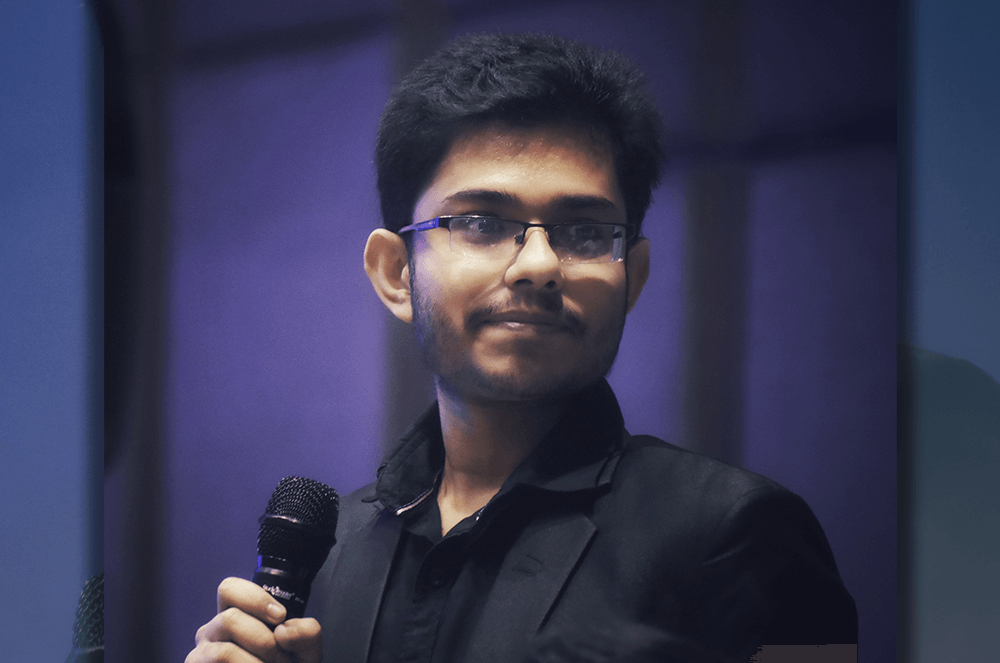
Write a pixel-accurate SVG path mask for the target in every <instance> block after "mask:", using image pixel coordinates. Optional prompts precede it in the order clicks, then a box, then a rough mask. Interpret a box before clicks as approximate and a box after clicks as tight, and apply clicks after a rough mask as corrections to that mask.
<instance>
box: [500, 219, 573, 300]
mask: <svg viewBox="0 0 1000 663" xmlns="http://www.w3.org/2000/svg"><path fill="white" fill-rule="evenodd" d="M505 276H506V279H507V282H508V284H510V285H511V286H515V285H518V286H531V287H535V288H543V289H546V290H560V289H561V288H562V286H563V281H564V276H563V271H562V263H561V262H560V261H559V256H557V255H556V254H555V251H553V250H552V247H551V246H550V245H549V238H548V236H547V235H546V234H545V228H538V227H536V228H528V230H527V231H526V232H525V234H524V241H523V242H522V244H521V247H520V250H519V251H518V253H517V255H515V256H514V261H513V262H512V263H511V264H510V266H509V267H508V268H507V273H506V275H505Z"/></svg>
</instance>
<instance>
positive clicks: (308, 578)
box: [251, 557, 315, 620]
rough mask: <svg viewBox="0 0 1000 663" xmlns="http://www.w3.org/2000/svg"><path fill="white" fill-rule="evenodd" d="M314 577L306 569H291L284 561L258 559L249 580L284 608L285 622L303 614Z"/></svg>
mask: <svg viewBox="0 0 1000 663" xmlns="http://www.w3.org/2000/svg"><path fill="white" fill-rule="evenodd" d="M314 576H315V574H314V573H310V572H309V570H308V569H302V568H295V567H292V566H291V565H289V564H288V562H287V561H286V560H283V559H278V558H274V557H258V558H257V570H256V571H255V572H254V574H253V578H251V580H252V581H253V582H254V583H255V584H257V585H260V586H261V587H263V588H264V590H265V591H267V593H268V594H270V595H271V596H273V597H274V598H275V599H277V600H278V602H279V603H281V605H283V606H285V610H286V615H285V619H286V620H287V619H298V618H299V617H302V616H303V615H304V614H305V611H306V603H307V602H308V601H309V589H310V587H311V585H312V581H313V577H314Z"/></svg>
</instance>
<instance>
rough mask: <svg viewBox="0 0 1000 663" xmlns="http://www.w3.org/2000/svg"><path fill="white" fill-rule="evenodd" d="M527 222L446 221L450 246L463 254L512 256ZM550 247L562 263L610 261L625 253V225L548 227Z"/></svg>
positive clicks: (579, 224) (593, 224)
mask: <svg viewBox="0 0 1000 663" xmlns="http://www.w3.org/2000/svg"><path fill="white" fill-rule="evenodd" d="M529 228H530V225H528V224H524V223H521V222H517V221H507V220H504V219H496V218H492V217H453V218H452V219H451V221H450V223H449V230H450V231H451V246H452V249H453V250H455V251H457V252H459V253H462V254H464V255H468V256H472V257H487V258H504V259H506V258H512V257H513V256H514V255H515V254H516V253H517V252H518V250H519V247H520V245H521V244H522V243H523V242H524V237H525V234H526V233H527V231H528V229H529ZM547 230H548V241H549V246H551V247H552V250H553V251H554V252H555V254H556V256H557V257H558V258H559V260H561V261H564V262H613V261H617V260H621V259H622V257H623V255H624V245H625V228H624V227H623V226H620V225H610V224H597V223H565V224H559V225H555V226H549V228H548V229H547Z"/></svg>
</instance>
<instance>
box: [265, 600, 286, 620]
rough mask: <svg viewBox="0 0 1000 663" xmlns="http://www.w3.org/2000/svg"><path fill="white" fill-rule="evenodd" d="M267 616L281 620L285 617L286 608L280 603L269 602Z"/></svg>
mask: <svg viewBox="0 0 1000 663" xmlns="http://www.w3.org/2000/svg"><path fill="white" fill-rule="evenodd" d="M267 616H268V617H270V618H271V619H273V620H274V621H276V622H280V621H281V620H282V619H284V618H285V608H284V607H283V606H282V605H281V604H280V603H268V604H267Z"/></svg>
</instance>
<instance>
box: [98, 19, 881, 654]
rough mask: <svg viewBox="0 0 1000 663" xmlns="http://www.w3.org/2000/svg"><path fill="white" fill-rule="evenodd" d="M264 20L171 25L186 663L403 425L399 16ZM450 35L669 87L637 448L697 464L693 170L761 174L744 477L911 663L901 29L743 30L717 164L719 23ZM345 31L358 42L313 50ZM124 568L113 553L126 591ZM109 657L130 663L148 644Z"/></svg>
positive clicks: (174, 361) (168, 363)
mask: <svg viewBox="0 0 1000 663" xmlns="http://www.w3.org/2000/svg"><path fill="white" fill-rule="evenodd" d="M269 6H270V5H269V4H268V3H252V2H251V3H246V2H244V3H240V9H239V10H238V11H236V12H235V14H232V13H230V11H229V9H231V8H230V7H229V5H227V4H225V3H222V2H221V1H220V2H216V3H206V4H196V3H193V2H190V3H188V2H181V3H178V4H177V5H175V6H174V10H173V12H172V16H173V17H174V20H175V23H174V24H173V26H172V30H173V32H172V35H173V36H172V37H171V40H172V48H173V49H174V52H173V55H172V56H171V59H170V67H169V70H170V76H169V77H168V78H167V82H166V83H165V84H164V91H165V92H164V98H165V106H164V107H163V108H162V109H161V110H162V112H163V113H164V115H165V118H166V120H165V124H164V128H163V132H164V133H163V141H162V154H161V159H162V160H163V163H164V164H165V172H166V177H165V178H164V182H165V184H164V186H165V188H166V191H167V192H168V193H167V196H166V197H167V200H168V201H169V208H168V209H167V210H166V214H167V218H168V223H169V235H168V237H169V244H168V246H167V249H166V251H167V255H168V264H169V267H168V270H167V276H168V286H167V290H166V293H165V294H166V297H167V313H168V327H167V329H168V332H167V338H166V343H165V348H164V349H163V351H164V352H165V369H164V375H163V379H164V380H165V384H166V390H165V401H164V407H165V435H164V448H163V449H162V457H163V464H162V471H161V474H160V476H161V478H162V491H161V493H160V495H161V497H162V505H163V508H162V513H161V514H160V519H159V520H156V521H155V522H154V523H153V524H152V525H151V526H154V527H158V528H159V529H157V530H156V532H157V534H158V535H159V536H162V537H163V542H164V543H163V550H162V555H163V559H164V560H167V561H165V562H164V564H163V566H162V568H160V569H159V570H158V571H157V573H158V574H159V575H158V576H157V578H155V583H154V585H153V586H151V587H149V591H150V592H152V593H153V594H155V595H157V596H158V597H159V598H160V600H157V601H153V602H152V603H154V604H155V608H153V609H152V610H153V611H154V615H153V617H154V618H157V619H158V629H159V630H158V632H156V635H155V637H154V639H155V640H156V642H154V643H152V645H151V647H152V651H154V652H155V654H154V655H158V656H160V657H161V658H159V659H158V660H163V661H168V660H169V661H180V660H182V659H183V657H184V654H185V652H186V651H187V650H188V649H190V647H191V645H192V643H193V634H194V632H195V630H196V628H197V626H198V625H200V624H201V623H203V622H205V621H207V620H208V619H209V618H210V617H211V615H212V614H213V613H214V611H215V596H214V588H215V587H216V585H217V584H218V582H219V580H221V579H222V578H223V577H225V576H227V575H233V574H235V575H242V576H248V575H249V573H250V571H251V570H252V564H253V561H254V560H253V550H254V543H255V535H256V527H255V521H256V518H257V517H258V516H259V515H260V513H261V511H262V509H263V506H264V503H265V502H266V500H267V497H268V495H269V494H270V491H271V490H272V489H273V487H274V485H275V484H276V483H277V481H278V480H279V479H280V478H281V477H282V476H284V475H286V474H291V473H296V474H304V475H307V476H311V477H314V478H316V479H320V480H323V481H325V482H327V483H330V484H331V485H334V486H335V487H337V488H338V489H339V490H341V491H343V492H346V491H349V490H351V489H353V488H355V487H357V486H360V485H362V484H364V483H366V482H368V481H369V480H370V479H371V478H372V476H373V472H374V468H375V465H376V462H377V458H378V456H379V453H380V450H381V448H382V446H383V444H384V439H383V438H384V436H385V432H384V430H383V422H382V416H381V414H380V413H381V411H382V410H383V409H384V408H386V407H392V404H391V403H387V402H386V396H385V394H387V393H389V385H388V384H387V379H389V378H388V376H390V375H391V374H392V373H391V371H390V364H391V362H392V361H393V357H391V356H387V351H386V348H387V347H389V346H388V340H387V337H388V333H389V332H388V329H389V325H390V323H391V321H390V316H389V314H388V313H387V312H385V311H384V310H383V309H382V307H381V304H380V303H379V302H378V300H377V299H376V297H375V296H374V293H372V292H371V288H370V285H369V284H368V283H367V280H366V279H365V276H364V273H363V271H362V269H361V250H362V247H363V244H364V240H365V237H366V236H367V234H368V232H369V231H370V229H371V228H373V227H375V226H376V225H377V223H378V212H377V205H376V198H375V190H374V173H373V167H372V164H371V159H372V157H371V152H372V144H373V138H374V131H375V126H376V122H377V118H378V114H379V112H380V110H381V106H382V104H383V102H384V100H385V99H386V97H387V95H388V93H389V89H390V86H391V83H392V80H393V75H394V74H393V70H394V64H393V57H394V48H395V43H396V42H395V40H396V39H397V32H396V30H397V28H396V27H395V25H394V23H393V21H392V20H391V12H390V10H389V8H388V7H382V6H375V7H373V8H372V9H370V10H368V13H365V14H359V13H358V12H357V11H356V10H351V9H347V8H342V7H338V6H336V3H334V5H332V6H331V5H330V4H329V3H325V4H320V3H317V4H312V3H308V2H305V1H303V2H299V3H291V4H290V5H289V9H288V10H287V12H285V13H282V14H281V15H280V16H277V15H275V13H274V10H273V9H268V7H269ZM123 10H124V11H123V14H125V15H126V17H127V16H128V15H129V12H132V13H133V14H134V13H141V12H142V11H143V5H141V4H136V3H131V4H126V5H123ZM446 10H447V13H448V14H449V15H450V34H457V33H463V32H467V31H473V30H487V29H504V30H527V29H530V30H538V31H552V32H557V33H559V34H563V35H566V36H570V37H579V38H583V39H586V40H588V41H591V42H594V43H597V44H601V45H606V46H612V47H615V48H618V49H620V50H622V51H623V52H625V53H626V54H627V55H629V56H630V57H632V58H633V59H634V60H635V61H636V62H637V63H638V64H639V65H640V66H641V67H642V68H643V69H644V70H645V71H646V72H647V73H648V75H649V77H650V79H651V83H652V86H653V89H654V93H655V95H656V98H657V101H658V102H659V104H660V106H661V108H662V110H663V113H664V116H665V119H666V120H667V123H668V125H669V126H670V128H671V130H672V132H673V133H674V136H675V138H676V139H677V141H676V144H677V145H678V148H677V150H676V153H677V155H678V158H677V159H676V160H675V161H674V162H672V163H671V164H669V165H668V170H667V172H666V176H665V178H664V182H663V184H662V186H661V187H660V188H659V189H658V190H657V191H656V193H655V198H654V205H653V207H652V209H651V210H650V212H649V215H648V217H647V221H646V234H647V235H648V236H649V237H650V239H651V241H652V243H653V260H654V263H653V272H652V276H651V279H650V283H649V285H648V286H647V290H646V291H645V292H644V294H643V297H642V299H641V300H640V302H639V305H638V306H637V308H636V310H635V311H634V312H633V314H632V315H631V316H630V318H629V322H628V324H627V326H626V332H625V338H624V340H623V346H622V351H621V354H620V357H619V361H618V363H617V365H616V367H615V369H614V370H613V372H612V376H611V381H612V384H613V386H614V387H615V389H616V391H617V393H618V395H619V399H620V400H621V401H622V404H623V409H624V410H625V414H626V417H627V421H628V426H629V428H630V430H632V431H633V432H642V433H650V434H655V435H658V436H661V437H664V438H666V439H668V440H671V441H675V442H677V443H679V444H682V445H686V444H687V442H688V440H686V439H685V430H686V428H685V422H684V418H685V416H689V414H686V413H685V412H684V408H683V388H684V380H685V379H686V378H685V375H684V370H683V360H684V353H685V340H684V338H685V323H686V321H685V310H686V305H687V303H688V302H686V301H685V297H688V296H690V295H686V294H685V293H686V292H689V291H688V290H686V286H687V283H688V282H687V278H688V274H687V273H686V272H685V269H686V267H685V266H686V253H685V246H686V241H687V239H688V238H687V235H686V225H685V224H686V222H685V219H686V217H687V214H688V199H687V196H688V187H689V181H690V173H691V168H692V167H694V166H695V165H698V164H704V163H709V164H711V163H713V162H715V161H719V160H723V161H725V160H728V161H730V162H736V163H737V164H738V165H739V167H740V168H742V169H744V170H745V172H746V175H747V193H746V218H747V230H746V255H747V278H746V282H745V284H744V287H745V289H746V311H747V314H746V319H745V330H746V331H745V338H744V339H743V356H744V360H743V367H742V371H741V374H740V377H739V379H738V383H739V385H740V386H741V392H742V400H743V407H742V410H741V412H742V414H740V415H739V416H740V421H739V422H737V424H736V428H737V429H739V430H740V440H739V449H740V451H739V460H740V461H741V462H742V464H744V465H745V466H746V467H748V468H750V469H753V470H756V471H759V472H761V473H763V474H766V475H768V476H771V477H773V478H775V479H777V480H778V481H780V482H781V483H783V484H785V485H786V486H788V487H789V488H791V489H792V490H794V491H796V492H798V493H799V494H801V495H802V496H803V497H804V498H805V499H806V500H807V501H808V502H809V504H810V505H811V506H812V507H813V509H814V510H815V511H816V513H817V515H818V516H819V518H820V520H821V522H822V523H823V524H824V527H825V529H826V531H827V534H828V536H829V538H830V540H831V544H832V546H833V549H834V553H835V555H836V556H837V560H838V564H839V566H840V569H841V572H842V575H843V576H844V579H845V582H846V584H847V586H848V589H849V590H850V591H851V592H852V594H853V595H854V596H855V598H856V600H857V602H858V608H859V613H860V618H861V635H860V640H861V642H860V648H859V660H860V661H882V660H890V659H891V658H892V657H893V656H894V647H895V589H896V586H895V438H894V430H895V429H894V426H895V409H894V393H895V382H894V380H895V371H894V369H895V346H894V342H895V271H894V269H895V244H894V241H895V171H896V164H895V151H894V143H893V140H894V133H895V132H894V127H892V126H890V127H889V130H888V131H879V124H878V122H879V118H884V117H886V116H888V117H890V118H894V107H895V87H894V85H895V42H894V39H895V26H894V16H893V11H892V8H891V7H890V8H888V9H881V8H880V9H875V8H871V7H869V5H868V4H867V3H854V4H852V3H846V4H845V3H836V4H833V3H830V4H824V3H816V4H812V3H810V4H809V5H808V6H807V5H805V4H804V3H797V2H789V1H786V2H782V1H780V0H768V1H763V0H758V1H755V2H747V3H744V5H743V11H744V17H745V19H744V23H743V30H744V34H745V42H744V43H743V44H742V46H740V49H741V52H743V53H744V55H745V62H746V71H747V99H748V104H749V110H748V116H749V117H750V119H751V120H752V121H751V122H750V125H751V126H750V129H749V130H748V131H749V135H748V136H747V137H746V139H745V140H743V141H742V142H740V143H738V144H733V145H729V146H727V147H725V149H723V150H722V151H721V152H713V151H711V150H706V149H703V148H704V146H699V143H698V139H697V137H696V136H694V133H695V132H694V129H693V126H694V125H695V124H696V119H697V118H693V117H692V111H691V104H690V102H689V100H688V95H689V90H690V87H691V85H692V78H693V73H692V68H693V65H692V60H693V56H692V52H693V51H694V50H695V49H696V43H695V42H696V40H697V33H696V27H697V14H698V11H697V5H696V3H694V2H686V1H681V0H678V1H677V2H672V3H644V2H624V3H618V4H616V5H614V6H611V5H610V4H605V3H599V2H573V3H569V2H533V3H524V4H523V6H520V5H518V6H515V5H507V8H505V9H500V8H497V9H492V8H491V7H490V5H488V4H486V3H480V2H473V1H472V0H468V1H466V2H456V3H450V4H448V5H447V7H446ZM230 16H232V18H229V17H230ZM304 22H309V23H308V25H319V26H320V28H316V29H313V28H310V29H308V30H307V29H304V28H301V27H300V26H302V25H303V24H304ZM323 26H325V27H323ZM338 26H339V27H338ZM344 26H346V27H344ZM285 27H287V28H288V29H289V30H291V32H290V34H291V35H292V36H291V37H287V38H285V37H281V35H282V34H283V29H284V28H285ZM323 29H326V30H328V31H329V33H330V34H331V35H335V36H332V37H329V38H327V39H325V40H324V39H320V38H316V37H315V34H316V32H315V30H320V32H322V30H323ZM296 30H298V32H296ZM338 30H339V31H338ZM296 35H297V36H298V37H299V38H301V41H302V42H303V43H301V44H298V45H296ZM254 44H257V45H258V46H260V48H259V49H258V50H255V49H254ZM873 118H874V119H873ZM873 126H874V127H875V129H874V130H873V129H872V127H873ZM845 127H846V128H845ZM720 155H721V156H720ZM125 471H126V470H124V469H118V470H115V469H114V468H112V472H111V474H110V475H109V480H108V484H107V486H106V498H107V504H108V522H109V527H111V528H114V527H115V523H116V522H118V521H116V518H123V516H121V511H122V510H123V509H124V507H122V506H120V504H121V502H119V500H122V501H124V500H127V499H128V497H129V493H128V490H129V489H128V488H127V487H126V481H125V480H124V479H123V477H122V476H121V475H122V474H123V473H124V472H125ZM116 472H117V473H116ZM128 554H129V552H128V550H126V549H124V548H122V547H121V546H119V548H118V549H117V550H116V551H111V552H109V557H108V559H109V562H108V567H109V569H111V568H113V567H114V566H115V564H116V563H119V560H120V559H121V558H122V557H125V556H127V555H128ZM116 555H117V557H116ZM181 577H183V578H184V582H183V583H181V582H177V581H175V580H174V579H177V578H181ZM110 582H112V581H110V580H109V583H110ZM121 582H122V583H126V582H128V580H127V579H125V578H123V579H122V580H121ZM115 591H123V590H122V588H121V587H120V586H119V588H118V589H117V590H116V589H115V588H114V587H111V586H110V585H109V595H110V594H112V593H114V592H115ZM120 618H121V619H122V620H123V621H122V622H120V623H122V624H124V623H125V620H127V619H128V616H127V615H121V617H120ZM111 619H112V616H111V615H110V613H109V620H111ZM109 634H110V635H109V637H115V638H120V640H118V643H117V646H119V647H121V648H123V649H124V648H125V647H126V646H127V644H126V641H127V639H128V635H127V634H128V629H127V628H125V629H120V630H119V631H118V632H117V633H112V632H111V630H110V626H109ZM114 646H115V645H113V644H110V643H109V651H110V650H111V649H113V648H114ZM146 660H152V659H149V658H147V659H146Z"/></svg>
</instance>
